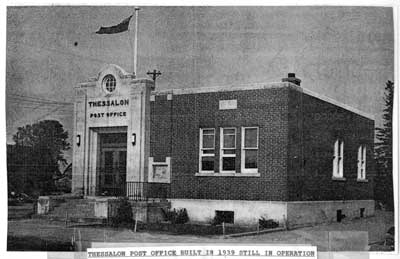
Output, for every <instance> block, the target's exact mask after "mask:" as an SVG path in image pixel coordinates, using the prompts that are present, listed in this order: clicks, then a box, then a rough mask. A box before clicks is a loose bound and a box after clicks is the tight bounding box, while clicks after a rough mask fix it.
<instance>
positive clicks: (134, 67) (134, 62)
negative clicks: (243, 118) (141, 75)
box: [133, 7, 140, 77]
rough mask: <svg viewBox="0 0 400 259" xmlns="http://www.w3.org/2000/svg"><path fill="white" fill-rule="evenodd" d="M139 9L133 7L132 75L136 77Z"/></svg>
mask: <svg viewBox="0 0 400 259" xmlns="http://www.w3.org/2000/svg"><path fill="white" fill-rule="evenodd" d="M139 10H140V8H139V7H135V38H134V47H133V48H134V52H135V53H134V55H133V74H134V75H135V77H137V71H136V69H137V47H138V46H137V38H138V27H139V25H138V16H139Z"/></svg>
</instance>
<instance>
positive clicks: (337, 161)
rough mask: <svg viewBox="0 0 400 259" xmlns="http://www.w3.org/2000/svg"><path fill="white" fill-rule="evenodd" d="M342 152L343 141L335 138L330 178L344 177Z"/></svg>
mask: <svg viewBox="0 0 400 259" xmlns="http://www.w3.org/2000/svg"><path fill="white" fill-rule="evenodd" d="M343 152H344V142H343V140H342V139H340V138H337V139H336V140H335V144H334V145H333V159H332V179H334V180H338V179H344V177H343V160H344V157H343Z"/></svg>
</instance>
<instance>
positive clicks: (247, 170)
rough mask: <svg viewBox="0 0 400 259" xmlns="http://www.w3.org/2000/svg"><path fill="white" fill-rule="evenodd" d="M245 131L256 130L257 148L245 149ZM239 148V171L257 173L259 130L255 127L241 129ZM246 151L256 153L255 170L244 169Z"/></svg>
mask: <svg viewBox="0 0 400 259" xmlns="http://www.w3.org/2000/svg"><path fill="white" fill-rule="evenodd" d="M246 129H256V130H257V142H256V143H257V147H251V148H246V147H245V131H246ZM241 135H242V136H241V148H240V156H241V159H240V160H241V161H240V170H241V172H242V173H254V174H256V173H258V165H259V163H258V150H259V140H260V129H259V127H257V126H249V127H242V128H241ZM246 150H256V151H257V168H245V161H246V157H245V155H246Z"/></svg>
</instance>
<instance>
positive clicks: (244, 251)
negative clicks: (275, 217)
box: [87, 245, 317, 259]
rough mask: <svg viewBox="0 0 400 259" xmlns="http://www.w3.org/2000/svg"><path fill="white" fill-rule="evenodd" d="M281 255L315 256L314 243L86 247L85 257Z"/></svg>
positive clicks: (293, 257)
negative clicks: (293, 244) (297, 244)
mask: <svg viewBox="0 0 400 259" xmlns="http://www.w3.org/2000/svg"><path fill="white" fill-rule="evenodd" d="M139 257H154V258H178V257H181V258H183V257H202V258H212V257H224V258H228V257H280V258H291V259H295V258H315V259H316V258H317V247H315V246H236V245H235V246H226V245H224V246H174V247H172V246H169V247H168V246H166V247H121V248H88V251H87V258H91V259H94V258H110V259H111V258H139Z"/></svg>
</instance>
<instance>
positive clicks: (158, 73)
mask: <svg viewBox="0 0 400 259" xmlns="http://www.w3.org/2000/svg"><path fill="white" fill-rule="evenodd" d="M147 74H148V75H149V76H150V75H151V77H152V79H153V81H154V84H156V79H157V77H159V76H161V72H160V70H158V71H157V70H155V69H154V70H153V72H150V71H148V72H147Z"/></svg>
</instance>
